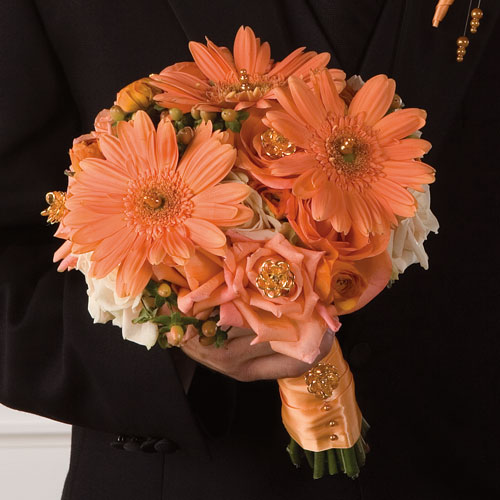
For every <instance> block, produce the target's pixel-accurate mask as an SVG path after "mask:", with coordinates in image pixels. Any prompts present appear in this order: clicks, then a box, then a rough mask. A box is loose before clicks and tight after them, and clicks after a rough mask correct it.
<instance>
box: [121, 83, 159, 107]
mask: <svg viewBox="0 0 500 500" xmlns="http://www.w3.org/2000/svg"><path fill="white" fill-rule="evenodd" d="M151 84H152V81H151V80H150V79H149V78H141V79H140V80H136V81H135V82H132V83H130V84H129V85H127V86H126V87H124V88H123V89H121V90H120V92H118V94H117V95H116V101H115V104H116V105H117V106H120V108H121V109H123V111H125V113H134V112H135V111H138V110H140V109H147V108H148V107H149V106H150V105H151V103H152V102H153V97H154V96H155V94H157V93H158V91H157V90H156V89H155V88H154V87H152V86H151Z"/></svg>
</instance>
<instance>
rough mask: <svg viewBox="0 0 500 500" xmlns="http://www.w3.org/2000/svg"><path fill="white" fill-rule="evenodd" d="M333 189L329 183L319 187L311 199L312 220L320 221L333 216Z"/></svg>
mask: <svg viewBox="0 0 500 500" xmlns="http://www.w3.org/2000/svg"><path fill="white" fill-rule="evenodd" d="M332 195H333V187H332V183H331V182H329V181H328V182H325V183H324V184H322V185H321V187H320V188H319V189H317V190H316V193H315V194H314V196H313V197H312V201H311V212H312V215H313V218H314V220H317V221H322V220H326V219H329V218H330V217H331V216H332V215H333V214H334V209H335V202H334V200H333V199H332Z"/></svg>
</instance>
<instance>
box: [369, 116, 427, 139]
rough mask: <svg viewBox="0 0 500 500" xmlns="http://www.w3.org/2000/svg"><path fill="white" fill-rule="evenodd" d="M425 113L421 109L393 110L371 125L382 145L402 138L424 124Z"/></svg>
mask: <svg viewBox="0 0 500 500" xmlns="http://www.w3.org/2000/svg"><path fill="white" fill-rule="evenodd" d="M426 116H427V113H426V112H425V111H424V110H423V109H417V108H406V109H400V110H398V111H394V112H393V113H391V114H389V115H387V116H384V118H382V119H381V120H380V121H379V122H378V123H376V124H375V125H373V130H375V131H376V132H378V139H379V142H380V143H381V144H382V145H384V146H385V145H387V144H390V142H391V141H392V140H393V139H403V138H404V137H407V136H409V135H411V134H413V133H414V132H415V131H416V130H419V129H420V128H422V127H423V126H424V125H425V118H426Z"/></svg>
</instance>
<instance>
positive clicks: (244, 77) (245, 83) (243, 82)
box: [239, 68, 250, 90]
mask: <svg viewBox="0 0 500 500" xmlns="http://www.w3.org/2000/svg"><path fill="white" fill-rule="evenodd" d="M239 81H240V90H250V80H249V78H248V73H247V70H246V69H244V68H242V69H240V77H239Z"/></svg>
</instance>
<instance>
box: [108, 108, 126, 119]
mask: <svg viewBox="0 0 500 500" xmlns="http://www.w3.org/2000/svg"><path fill="white" fill-rule="evenodd" d="M109 115H110V116H111V119H112V120H113V121H115V122H120V121H122V120H125V116H126V113H125V111H123V109H122V108H120V106H117V105H116V104H115V105H114V106H111V108H109Z"/></svg>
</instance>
